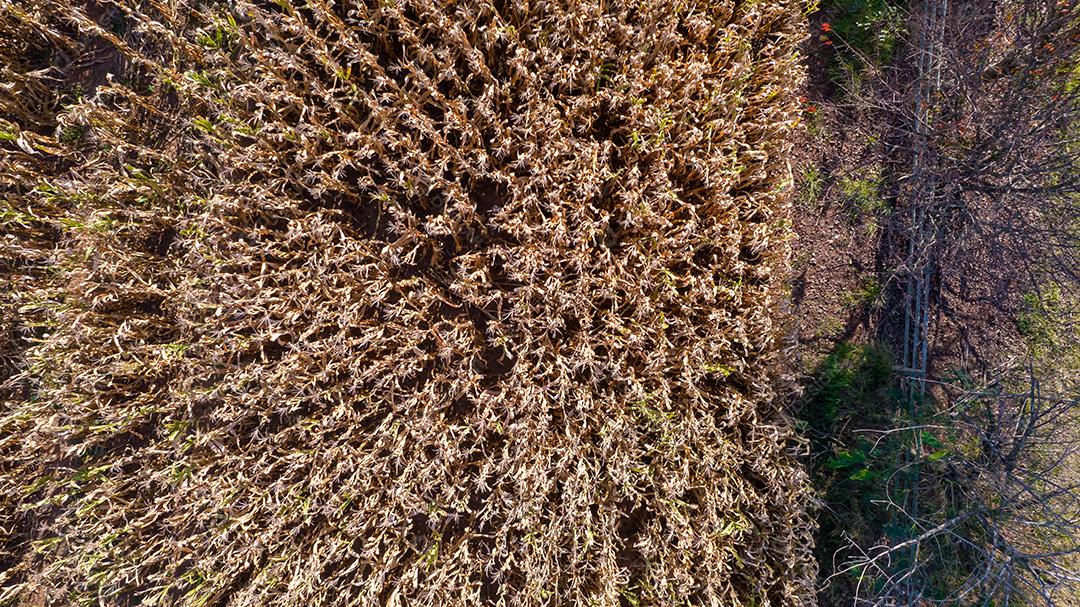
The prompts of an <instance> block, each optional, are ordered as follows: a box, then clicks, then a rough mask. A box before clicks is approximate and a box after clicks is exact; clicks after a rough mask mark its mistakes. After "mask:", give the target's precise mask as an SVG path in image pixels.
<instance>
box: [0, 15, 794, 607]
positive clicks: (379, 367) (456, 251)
mask: <svg viewBox="0 0 1080 607" xmlns="http://www.w3.org/2000/svg"><path fill="white" fill-rule="evenodd" d="M801 29H802V22H801V16H800V6H799V5H798V4H797V3H792V2H787V1H786V0H770V1H768V2H755V3H741V4H716V3H712V2H678V3H675V2H653V3H641V2H614V3H613V2H580V3H579V2H545V3H537V4H531V3H506V2H494V3H491V2H478V1H477V2H471V1H470V2H462V3H456V4H452V5H445V4H440V3H432V2H427V1H423V0H415V1H402V0H380V1H379V2H377V3H370V4H368V3H351V4H349V5H348V7H344V6H341V5H339V4H336V3H327V2H323V1H321V0H312V1H310V2H302V3H301V2H291V1H290V0H275V1H274V2H265V1H255V0H251V1H246V0H237V1H235V2H212V1H204V2H194V3H188V4H184V3H169V2H162V3H157V2H153V3H152V2H142V1H139V0H121V1H119V2H114V3H108V4H105V3H101V4H99V3H92V2H87V3H85V4H83V3H78V2H77V3H68V2H53V1H51V0H30V1H28V2H25V3H19V4H18V5H15V4H13V3H9V2H4V3H2V4H0V34H3V35H0V53H2V55H0V56H2V57H3V61H0V65H3V66H4V67H3V68H2V70H3V71H2V77H3V80H4V86H3V87H0V108H2V112H0V113H2V114H3V115H4V116H5V117H6V118H5V122H4V123H3V126H4V129H5V130H4V132H5V133H9V134H10V137H4V138H3V139H4V141H2V142H0V150H2V151H0V154H2V159H3V163H2V164H3V166H5V167H6V168H5V169H4V171H3V174H2V175H0V192H2V194H0V196H2V198H3V200H4V201H5V204H6V205H7V206H6V207H4V208H5V211H4V215H3V219H0V221H4V230H5V233H6V235H7V236H8V237H7V238H5V239H0V259H4V260H7V261H5V262H4V263H5V264H6V265H4V266H3V267H4V276H5V280H6V282H7V284H8V285H9V287H10V288H7V289H4V290H3V291H4V292H3V294H2V295H0V297H3V300H2V302H3V305H2V306H0V312H2V316H0V318H2V319H3V322H4V326H5V327H6V328H7V330H6V331H5V333H4V341H2V342H0V347H2V358H0V360H2V361H3V363H4V367H3V369H4V371H3V372H4V375H3V383H2V386H3V388H2V390H3V394H4V397H5V402H4V404H3V408H2V409H0V470H3V475H2V478H3V482H2V483H0V504H2V506H0V527H2V528H4V529H5V530H6V531H7V532H8V535H6V537H5V539H4V542H3V543H2V544H0V563H2V565H0V572H2V573H0V588H3V590H0V601H15V602H19V603H23V602H36V601H39V600H45V601H47V602H50V603H52V604H59V603H63V604H71V605H76V604H110V605H134V604H141V605H162V604H168V605H224V604H228V605H295V604H304V605H309V604H310V605H327V604H362V605H377V604H388V605H396V604H406V603H407V604H416V605H479V604H505V605H626V604H650V605H676V604H679V605H682V604H703V605H704V604H707V605H713V604H724V605H764V604H771V605H801V604H807V603H808V602H809V601H810V598H809V594H810V593H809V587H810V585H811V583H812V577H813V575H812V573H813V572H812V570H813V565H812V561H811V560H810V556H809V544H810V539H809V535H810V524H809V523H808V521H807V520H806V517H805V513H804V504H805V502H806V493H805V491H804V487H803V485H804V476H803V473H802V472H801V471H800V468H799V467H798V465H797V464H796V462H795V461H794V459H793V458H792V457H791V456H790V454H789V452H788V448H787V440H788V439H789V438H790V430H789V428H788V424H787V422H786V421H785V420H784V419H783V418H782V417H781V415H780V413H779V411H778V407H777V405H776V404H775V403H774V396H775V394H774V389H775V385H776V373H775V369H774V364H773V359H774V354H773V352H774V349H775V341H774V340H775V336H776V332H777V328H776V327H775V326H774V324H773V321H772V314H773V312H774V309H773V306H774V300H773V294H774V290H775V289H776V287H777V284H776V281H777V280H779V278H778V277H779V276H781V275H782V274H783V272H780V271H777V270H780V269H782V268H783V266H784V265H785V264H786V258H787V245H786V244H785V243H786V240H785V239H786V237H787V233H786V231H787V229H788V228H787V225H788V224H787V223H786V222H785V221H784V220H785V216H786V213H787V206H786V202H785V200H784V199H783V198H782V197H781V194H780V192H781V191H782V190H783V188H782V187H779V186H780V184H781V183H782V182H783V181H784V179H785V177H786V170H785V167H784V166H783V165H784V162H783V159H784V157H785V154H786V153H787V151H788V143H787V139H786V134H787V133H788V132H789V130H790V128H791V127H792V125H794V124H795V122H796V111H797V107H796V105H797V104H796V102H795V99H794V96H793V95H792V90H793V87H795V86H797V85H798V83H799V79H800V70H799V68H798V66H797V64H796V53H795V52H794V49H795V47H796V45H797V44H798V43H799V42H800V38H801V36H802V35H801V34H800V31H801ZM77 90H78V91H82V93H79V94H76V93H75V91H77Z"/></svg>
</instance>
